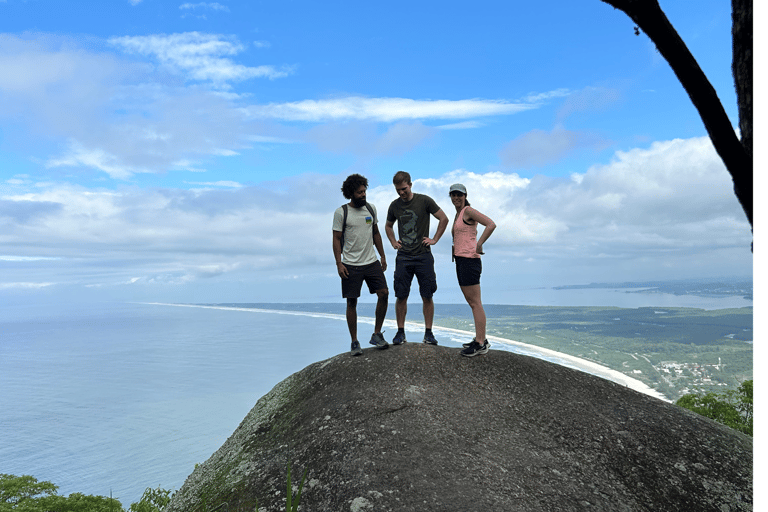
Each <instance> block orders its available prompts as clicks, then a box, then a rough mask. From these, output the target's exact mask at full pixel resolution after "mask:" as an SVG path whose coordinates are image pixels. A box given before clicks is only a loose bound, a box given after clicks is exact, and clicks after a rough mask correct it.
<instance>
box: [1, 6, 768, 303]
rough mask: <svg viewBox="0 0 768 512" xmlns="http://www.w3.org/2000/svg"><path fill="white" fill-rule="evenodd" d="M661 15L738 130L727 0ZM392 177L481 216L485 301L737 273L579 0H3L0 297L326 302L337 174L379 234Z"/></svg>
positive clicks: (635, 83) (723, 229) (709, 212)
mask: <svg viewBox="0 0 768 512" xmlns="http://www.w3.org/2000/svg"><path fill="white" fill-rule="evenodd" d="M660 4H661V7H662V9H663V10H664V11H665V12H666V14H667V16H668V18H669V19H670V21H671V22H672V24H673V25H674V26H675V27H676V29H677V30H678V32H679V33H680V35H681V36H682V38H683V40H684V41H685V42H686V43H687V45H688V47H689V48H690V50H691V52H692V53H693V55H694V57H695V58H696V59H697V61H698V62H699V64H700V65H701V67H702V69H703V70H704V72H705V73H706V75H707V76H708V77H709V79H710V81H711V82H712V84H713V86H714V87H715V89H716V90H717V93H718V96H719V98H720V100H721V101H722V103H723V105H724V107H725V110H726V112H727V113H728V116H729V117H730V119H731V122H732V123H733V125H734V126H738V114H737V107H736V97H735V92H734V86H733V79H732V76H731V70H730V65H731V40H730V37H731V36H730V30H731V23H730V2H728V1H726V0H698V1H697V2H691V1H680V0H677V1H671V0H661V1H660ZM694 4H695V8H691V6H692V5H694ZM401 170H404V171H407V172H409V173H410V174H411V176H412V178H413V191H414V192H418V193H424V194H428V195H430V196H431V197H433V198H434V199H435V200H436V201H437V203H438V204H439V205H440V206H441V207H442V208H443V209H444V211H445V212H446V213H447V215H448V216H449V218H451V219H453V216H454V214H455V210H454V209H453V207H452V205H451V203H450V200H449V198H448V188H449V186H450V185H451V184H452V183H455V182H461V183H463V184H465V185H466V187H467V189H468V191H469V199H470V201H471V202H472V205H473V206H474V207H476V208H477V209H478V210H479V211H481V212H482V213H484V214H486V215H488V216H490V217H491V218H492V219H493V220H494V221H495V222H496V224H497V225H498V228H497V230H496V231H495V232H494V234H493V236H492V237H491V238H490V239H489V241H488V242H487V243H486V244H485V253H486V254H485V256H484V270H483V285H482V286H483V294H484V301H485V302H486V303H510V302H511V301H514V300H515V299H514V297H516V296H519V295H516V294H519V293H520V290H526V289H531V288H536V287H548V286H557V285H567V284H587V283H592V282H615V281H619V282H623V281H643V280H661V279H688V278H692V279H709V278H718V277H727V276H734V277H747V278H751V277H752V265H753V261H752V253H751V251H750V244H751V242H752V234H751V231H750V227H749V223H748V222H747V220H746V217H745V215H744V213H743V211H742V210H741V207H740V205H739V204H738V202H737V200H736V198H735V196H734V194H733V191H732V182H731V179H730V176H729V175H728V173H727V171H726V170H725V167H724V166H723V164H722V162H721V161H720V159H719V158H718V156H717V154H716V153H715V151H714V149H713V148H712V145H711V143H710V141H709V139H708V137H707V134H706V131H705V129H704V126H703V124H702V122H701V120H700V118H699V116H698V114H697V112H696V110H695V108H694V107H693V105H692V104H691V102H690V100H689V99H688V97H687V95H686V94H685V91H684V90H683V88H682V86H681V85H680V84H679V82H678V81H677V79H676V78H675V76H674V74H673V72H672V71H671V69H670V68H669V65H668V64H667V63H666V61H664V59H663V58H662V57H661V56H660V54H659V53H658V52H657V51H656V49H655V47H654V45H653V44H652V43H651V42H650V40H649V39H648V37H647V36H645V35H644V34H642V33H640V34H639V35H636V34H635V30H634V24H633V22H632V21H631V20H630V19H629V18H628V17H627V16H626V15H625V14H624V13H622V12H620V11H617V10H614V9H613V8H612V7H610V6H609V5H607V4H605V3H603V2H602V1H600V0H585V1H580V2H574V1H573V0H552V1H549V2H500V1H494V2H490V1H483V0H480V1H477V2H472V3H469V4H468V3H466V2H450V1H449V2H445V1H444V2H431V1H425V2H401V1H390V2H386V3H381V2H379V3H364V2H302V1H289V0H283V1H280V2H263V1H250V0H249V1H240V0H237V1H236V0H220V1H218V2H191V3H186V2H180V1H176V2H171V1H165V0H107V1H100V2H95V1H79V2H60V1H49V0H26V1H24V0H0V244H1V245H0V303H2V302H25V301H29V302H34V301H44V300H62V299H64V300H79V299H83V300H85V299H89V300H139V301H160V302H162V301H175V302H282V301H285V302H334V301H341V300H342V299H341V294H340V285H339V277H338V275H337V274H336V267H335V264H334V258H333V253H332V246H331V240H332V232H331V225H332V218H333V212H334V210H335V209H336V208H337V207H338V206H340V205H341V204H343V203H344V202H345V199H344V198H343V196H342V195H341V191H340V187H341V184H342V182H343V181H344V179H345V178H346V177H347V176H348V175H349V174H352V173H360V174H363V175H364V176H366V177H367V178H368V180H369V190H368V200H369V202H372V203H373V204H374V205H375V206H376V207H377V209H378V211H379V212H380V216H381V217H382V221H381V222H380V226H379V227H380V228H381V229H382V231H383V218H384V217H385V212H386V210H387V207H388V205H389V203H390V202H391V201H392V200H394V199H395V198H396V194H395V190H394V187H393V185H392V176H393V175H394V174H395V172H397V171H401ZM435 226H436V222H433V224H432V233H434V229H435ZM450 246H451V241H450V233H447V234H446V235H445V236H444V237H443V239H442V240H440V242H439V243H438V244H437V245H436V246H435V247H434V249H433V251H434V254H435V258H436V262H437V263H436V270H437V274H438V285H439V287H440V289H439V290H438V292H437V294H436V296H435V300H436V301H437V302H455V301H457V300H459V301H461V300H462V299H461V295H460V294H459V290H458V286H457V283H456V278H455V271H454V269H453V267H452V264H451V261H450ZM385 249H386V254H387V259H388V261H389V263H390V268H389V270H388V271H387V273H386V275H387V279H388V280H389V282H390V283H391V278H392V271H393V269H394V261H395V251H394V250H393V249H392V248H391V246H390V245H389V244H388V243H387V242H386V240H385ZM362 300H369V301H373V300H374V299H373V298H370V297H366V298H364V299H362Z"/></svg>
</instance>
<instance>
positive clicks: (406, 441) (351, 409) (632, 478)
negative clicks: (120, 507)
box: [166, 343, 752, 512]
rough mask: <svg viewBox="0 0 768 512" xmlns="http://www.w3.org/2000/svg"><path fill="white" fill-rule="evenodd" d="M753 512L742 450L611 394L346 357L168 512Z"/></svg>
mask: <svg viewBox="0 0 768 512" xmlns="http://www.w3.org/2000/svg"><path fill="white" fill-rule="evenodd" d="M288 461H290V463H291V466H292V480H293V485H294V489H295V488H296V487H297V484H298V481H299V480H300V478H301V474H302V473H303V472H304V470H305V468H308V470H309V473H308V476H307V483H306V484H305V486H304V491H303V493H302V496H301V507H300V509H299V510H302V511H307V512H309V511H311V512H326V511H330V512H337V511H360V512H365V511H371V512H373V511H376V512H379V511H517V510H520V511H526V512H535V511H558V512H559V511H570V510H574V511H575V510H579V511H581V510H584V511H611V512H615V511H659V510H664V511H686V512H688V511H708V510H713V511H718V512H729V511H737V510H751V509H752V439H751V438H750V437H747V436H744V435H743V434H741V433H739V432H736V431H734V430H731V429H729V428H728V427H725V426H723V425H720V424H718V423H715V422H713V421H711V420H708V419H707V418H704V417H701V416H698V415H696V414H694V413H691V412H689V411H687V410H685V409H682V408H680V407H677V406H675V405H673V404H669V403H665V402H662V401H660V400H657V399H654V398H651V397H649V396H646V395H643V394H640V393H638V392H635V391H633V390H631V389H628V388H625V387H622V386H620V385H618V384H615V383H613V382H610V381H607V380H604V379H601V378H598V377H594V376H591V375H588V374H586V373H582V372H579V371H576V370H572V369H569V368H566V367H562V366H558V365H555V364H552V363H549V362H546V361H542V360H539V359H534V358H531V357H527V356H521V355H518V354H513V353H510V352H504V351H494V350H491V351H490V352H489V353H488V354H486V355H484V356H479V357H474V358H464V357H461V356H460V355H459V349H456V348H447V347H442V346H428V345H424V344H416V343H406V344H405V345H402V346H397V347H390V348H389V349H388V350H376V349H373V348H371V349H366V350H365V351H364V353H363V355H361V356H358V357H350V356H349V355H348V354H341V355H338V356H336V357H333V358H331V359H328V360H325V361H321V362H318V363H314V364H312V365H310V366H308V367H306V368H305V369H303V370H301V371H300V372H297V373H295V374H293V375H292V376H290V377H288V378H287V379H285V380H284V381H283V382H281V383H280V384H278V385H277V386H275V388H274V389H273V390H272V391H270V392H269V393H268V394H266V395H264V396H263V397H262V398H261V399H260V400H259V401H258V402H257V403H256V405H255V407H254V408H253V409H252V410H251V412H250V413H248V415H247V416H246V418H245V419H244V420H243V422H242V423H241V425H240V426H239V427H238V428H237V430H236V431H235V432H234V433H233V435H232V436H231V437H230V438H229V439H228V440H227V441H226V442H225V443H224V445H223V446H222V447H221V448H220V449H219V450H218V451H217V452H216V453H215V454H213V455H212V456H211V458H210V459H209V460H208V461H206V462H205V463H204V464H201V465H200V466H198V467H197V468H196V469H195V471H194V472H193V473H192V475H190V476H189V478H188V479H187V481H186V482H185V484H184V485H183V486H182V488H181V489H180V490H179V491H178V492H177V493H176V495H175V496H174V497H173V500H172V501H171V503H170V505H169V506H168V508H167V509H166V510H167V511H168V512H175V511H190V512H191V511H198V510H200V511H205V510H212V509H214V508H215V507H217V506H221V504H222V503H227V505H226V508H221V509H220V510H229V511H230V512H233V511H238V510H243V511H245V510H248V511H253V510H255V505H256V500H257V499H258V505H259V509H258V510H259V511H260V512H272V511H279V510H285V506H286V470H287V462H288Z"/></svg>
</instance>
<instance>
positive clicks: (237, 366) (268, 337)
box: [0, 291, 751, 508]
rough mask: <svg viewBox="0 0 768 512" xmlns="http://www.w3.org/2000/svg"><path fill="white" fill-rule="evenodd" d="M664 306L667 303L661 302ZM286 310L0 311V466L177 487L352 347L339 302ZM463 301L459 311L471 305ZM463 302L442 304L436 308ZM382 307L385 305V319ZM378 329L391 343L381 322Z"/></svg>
mask: <svg viewBox="0 0 768 512" xmlns="http://www.w3.org/2000/svg"><path fill="white" fill-rule="evenodd" d="M580 292H582V293H583V291H580ZM678 302H679V301H678ZM721 304H723V306H722V307H731V304H730V303H725V302H723V303H721ZM586 305H592V304H586ZM664 305H665V306H667V307H670V306H671V304H669V300H665V304H664ZM677 305H680V306H684V305H685V304H677ZM748 305H751V303H750V304H748ZM271 307H276V306H274V305H272V306H271ZM625 307H627V306H625ZM629 307H631V306H629ZM697 307H702V306H701V305H700V306H697ZM286 308H287V309H294V311H291V312H277V311H274V310H259V309H244V308H239V307H237V305H231V306H230V307H220V306H216V307H180V306H178V305H164V304H135V303H98V304H61V305H57V306H49V305H46V306H43V305H9V306H5V307H4V308H3V309H2V311H0V414H1V415H2V416H0V417H2V420H1V421H0V473H9V474H15V475H23V474H24V475H32V476H34V477H36V478H37V479H38V480H41V481H42V480H47V481H51V482H53V483H54V484H56V485H58V486H59V493H60V494H64V495H67V494H70V493H73V492H82V493H85V494H95V495H102V496H110V495H111V496H113V497H115V498H117V499H119V500H120V501H121V502H122V504H123V506H124V507H126V508H127V507H128V506H129V505H130V504H131V503H132V502H135V501H138V500H139V499H140V497H141V494H142V492H143V491H144V489H145V488H147V487H158V486H160V487H163V488H167V489H174V490H175V489H178V488H179V487H181V485H182V484H183V482H184V480H185V479H186V477H187V476H188V475H189V474H190V473H191V472H192V470H193V469H194V466H195V464H196V463H202V462H204V461H205V460H207V459H208V457H209V456H210V455H211V454H212V453H213V452H214V451H216V450H217V449H218V448H219V447H220V446H221V445H222V444H223V442H224V441H225V440H226V439H227V437H228V436H229V435H230V434H231V433H232V432H233V431H234V430H235V429H236V428H237V426H238V425H239V423H240V421H241V420H242V419H243V418H244V417H245V415H246V414H247V413H248V411H249V410H250V409H251V408H252V407H253V405H254V404H255V403H256V401H257V400H258V399H259V398H260V397H261V396H263V395H264V394H265V393H267V392H268V391H269V390H270V389H272V387H273V386H274V385H275V384H277V383H278V382H280V381H281V380H283V379H284V378H286V377H287V376H289V375H291V374H292V373H295V372H296V371H299V370H301V369H302V368H304V367H305V366H307V365H309V364H311V363H313V362H316V361H320V360H323V359H327V358H329V357H332V356H334V355H337V354H339V353H346V352H347V351H348V350H349V335H348V332H347V327H346V323H345V321H344V317H343V314H344V305H343V304H341V303H340V304H329V305H322V306H318V305H315V306H314V307H313V308H312V310H311V311H296V308H297V306H296V305H292V306H288V305H286ZM463 308H465V309H466V312H465V313H466V314H467V315H469V309H468V306H466V305H464V306H463ZM305 309H307V308H305ZM372 309H373V305H372V304H362V303H361V304H360V313H361V318H360V322H361V326H360V329H359V331H360V339H361V342H362V344H363V346H364V347H365V346H368V345H367V339H368V336H369V335H370V328H369V327H368V326H365V325H362V324H363V323H370V321H371V320H370V319H366V318H362V315H364V314H372ZM411 309H412V311H411V312H410V316H409V320H410V319H413V320H414V321H416V322H420V321H421V308H415V307H412V308H411ZM708 309H710V308H708ZM460 310H461V308H460V306H459V305H453V306H450V307H446V308H445V311H444V312H443V314H446V313H445V312H446V311H447V312H449V313H451V314H453V313H452V312H454V311H460ZM369 311H370V313H369ZM437 314H438V315H440V314H441V308H440V306H439V305H438V309H437ZM414 315H415V316H414ZM393 316H394V306H393V305H390V311H389V314H388V317H389V318H392V317H393ZM385 329H388V331H387V334H386V335H385V337H386V338H387V339H388V340H390V339H391V337H392V335H394V324H393V323H392V321H391V320H389V321H388V323H387V324H386V325H385ZM408 331H409V332H413V334H412V335H409V339H411V340H415V339H418V338H419V335H420V334H421V332H422V331H421V330H420V327H416V326H410V327H409V329H408ZM471 336H472V334H471V333H467V334H465V333H462V332H459V331H443V332H441V333H440V334H439V335H438V339H439V340H440V342H441V344H444V345H448V346H458V345H459V344H460V343H461V342H463V341H468V340H469V339H470V338H471ZM495 348H501V349H505V350H511V351H516V352H521V353H531V355H537V356H538V357H543V358H545V359H549V360H553V361H555V362H558V363H560V364H566V365H570V366H574V367H578V366H579V364H580V363H579V362H578V361H573V360H568V359H560V358H559V356H558V355H557V354H554V355H553V354H545V353H539V354H536V353H535V352H536V349H535V347H533V348H532V347H529V346H528V347H526V346H515V345H514V344H507V345H503V344H499V343H497V344H496V346H495ZM526 351H527V352H526ZM583 369H586V371H590V368H589V367H588V366H585V367H584V368H583ZM609 378H610V377H609Z"/></svg>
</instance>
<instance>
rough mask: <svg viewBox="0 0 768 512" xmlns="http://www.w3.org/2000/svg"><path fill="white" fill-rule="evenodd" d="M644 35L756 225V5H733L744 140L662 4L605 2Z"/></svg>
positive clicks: (744, 1) (744, 0)
mask: <svg viewBox="0 0 768 512" xmlns="http://www.w3.org/2000/svg"><path fill="white" fill-rule="evenodd" d="M602 1H603V2H605V3H607V4H608V5H611V6H613V7H614V8H616V9H619V10H621V11H623V12H624V13H625V14H626V15H627V16H629V17H630V18H631V19H632V20H633V21H634V22H635V23H636V24H637V27H636V28H635V33H637V29H638V28H639V29H640V30H642V31H643V32H645V33H646V34H647V35H648V37H649V38H650V39H651V41H653V43H654V44H655V45H656V48H657V49H658V50H659V53H661V55H662V56H663V57H664V58H665V59H666V60H667V62H668V63H669V65H670V66H671V67H672V71H674V73H675V75H676V76H677V79H678V80H679V81H680V83H681V84H682V86H683V88H684V89H685V92H687V93H688V96H689V97H690V98H691V101H692V102H693V105H694V106H695V107H696V110H698V111H699V116H700V117H701V120H702V121H703V122H704V126H705V128H706V129H707V133H708V134H709V138H710V139H711V140H712V145H713V146H714V147H715V151H717V154H718V155H720V158H721V159H722V160H723V163H724V164H725V167H726V168H727V169H728V172H729V173H730V174H731V177H732V178H733V190H734V192H735V194H736V198H737V199H738V200H739V203H741V207H742V208H743V209H744V213H745V214H746V215H747V219H749V224H750V226H752V225H753V224H752V190H753V189H752V187H753V185H752V0H732V2H731V8H732V12H733V19H732V21H733V29H732V36H733V65H732V70H733V78H734V82H735V84H736V94H737V101H738V106H739V130H740V131H741V140H739V138H738V136H737V135H736V132H735V131H734V129H733V126H732V125H731V122H730V120H729V119H728V116H727V114H726V113H725V109H724V108H723V105H722V103H721V102H720V99H719V98H718V97H717V93H716V92H715V88H714V87H712V84H711V83H710V82H709V80H708V79H707V77H706V75H705V74H704V72H703V71H702V70H701V68H700V67H699V64H698V63H697V62H696V59H694V58H693V55H691V52H690V51H689V50H688V47H687V46H686V45H685V43H684V42H683V40H682V39H681V38H680V36H679V35H678V33H677V31H676V30H675V28H674V27H673V26H672V24H671V23H670V22H669V20H668V19H667V16H666V15H665V14H664V12H663V11H662V10H661V7H660V6H659V3H658V1H657V0H602Z"/></svg>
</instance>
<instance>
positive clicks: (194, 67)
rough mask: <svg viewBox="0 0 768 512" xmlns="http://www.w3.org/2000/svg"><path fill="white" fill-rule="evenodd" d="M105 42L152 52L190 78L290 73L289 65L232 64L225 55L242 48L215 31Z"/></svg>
mask: <svg viewBox="0 0 768 512" xmlns="http://www.w3.org/2000/svg"><path fill="white" fill-rule="evenodd" d="M109 42H110V43H111V44H113V45H115V46H119V47H121V48H123V49H124V50H125V51H127V52H129V53H134V54H138V55H146V56H154V57H156V58H157V59H158V60H159V61H160V62H161V63H162V64H164V65H166V66H168V67H170V68H171V69H174V70H177V71H181V72H184V73H187V74H188V76H189V77H190V78H192V79H194V80H202V81H211V82H214V83H216V84H219V85H224V84H226V83H227V82H233V81H235V82H237V81H242V80H248V79H251V78H269V79H270V80H273V79H276V78H282V77H286V76H288V75H290V74H291V73H292V72H293V68H292V67H290V66H283V67H281V68H279V69H278V68H276V67H275V66H270V65H264V66H256V67H249V66H243V65H241V64H236V63H235V62H233V61H232V60H231V59H230V58H228V56H231V55H236V54H238V53H240V52H242V51H243V50H244V49H245V46H243V45H242V44H241V43H240V42H239V41H238V40H237V39H236V38H234V37H228V36H223V35H218V34H204V33H200V32H185V33H181V34H169V35H166V34H158V35H150V36H124V37H113V38H111V39H110V40H109Z"/></svg>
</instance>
